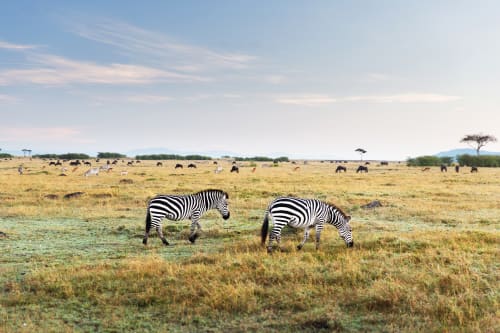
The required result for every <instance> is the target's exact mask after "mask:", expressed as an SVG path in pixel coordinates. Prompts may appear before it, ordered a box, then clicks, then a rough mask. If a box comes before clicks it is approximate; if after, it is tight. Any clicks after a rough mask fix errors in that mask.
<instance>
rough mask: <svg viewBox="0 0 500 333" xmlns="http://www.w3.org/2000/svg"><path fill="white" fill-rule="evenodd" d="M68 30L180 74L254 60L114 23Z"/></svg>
mask: <svg viewBox="0 0 500 333" xmlns="http://www.w3.org/2000/svg"><path fill="white" fill-rule="evenodd" d="M71 29H72V30H73V32H74V33H76V34H77V35H79V36H80V37H83V38H86V39H89V40H93V41H96V42H99V43H103V44H107V45H111V46H113V47H115V48H117V49H119V50H121V51H122V52H125V53H126V54H127V55H128V56H130V57H131V58H135V57H137V58H140V59H148V60H149V61H152V62H155V63H161V64H169V66H171V68H172V69H175V70H178V71H182V72H199V71H211V70H213V69H219V68H226V69H242V68H246V67H248V66H249V65H250V64H251V63H252V62H253V61H255V60H256V57H255V56H252V55H249V54H244V53H237V52H220V51H216V50H212V49H209V48H205V47H200V46H196V45H190V44H187V43H183V42H179V41H177V40H175V39H173V38H172V37H170V36H168V35H165V34H162V33H157V32H154V31H149V30H146V29H142V28H139V27H136V26H134V25H131V24H127V23H123V22H119V21H116V20H110V19H105V20H100V21H98V22H96V23H93V24H82V23H80V24H72V28H71ZM144 56H146V57H144Z"/></svg>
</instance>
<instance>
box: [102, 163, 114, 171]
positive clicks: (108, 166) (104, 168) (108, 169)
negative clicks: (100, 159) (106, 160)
mask: <svg viewBox="0 0 500 333" xmlns="http://www.w3.org/2000/svg"><path fill="white" fill-rule="evenodd" d="M112 169H113V168H112V167H111V166H110V165H109V164H106V165H101V166H100V167H99V170H101V171H106V172H109V171H110V170H112Z"/></svg>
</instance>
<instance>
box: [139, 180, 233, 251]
mask: <svg viewBox="0 0 500 333" xmlns="http://www.w3.org/2000/svg"><path fill="white" fill-rule="evenodd" d="M228 199H229V195H228V194H227V193H226V192H224V191H222V190H212V189H210V190H204V191H200V192H198V193H194V194H188V195H157V196H155V197H154V198H153V199H151V200H150V201H149V203H148V209H147V213H146V232H145V234H144V238H143V240H142V243H143V244H144V245H146V244H147V243H148V237H149V232H150V230H151V228H154V229H156V232H157V233H158V236H159V237H160V239H161V241H162V242H163V244H165V245H169V242H168V241H167V239H166V238H165V237H164V236H163V232H162V225H161V221H162V219H163V218H167V219H168V220H171V221H180V220H186V219H190V220H191V233H190V235H189V241H190V242H191V243H194V242H195V241H196V239H197V238H198V236H199V234H198V231H200V230H201V225H200V222H199V220H200V218H201V217H202V216H203V214H204V213H205V212H206V211H208V210H211V209H217V210H218V211H219V213H220V214H221V215H222V218H223V219H224V220H227V219H228V218H229V216H230V213H229V207H228V201H227V200H228Z"/></svg>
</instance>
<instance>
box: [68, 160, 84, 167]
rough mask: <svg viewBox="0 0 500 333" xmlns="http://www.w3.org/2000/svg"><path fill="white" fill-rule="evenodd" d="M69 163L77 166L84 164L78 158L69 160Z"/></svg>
mask: <svg viewBox="0 0 500 333" xmlns="http://www.w3.org/2000/svg"><path fill="white" fill-rule="evenodd" d="M69 165H71V166H77V165H82V163H80V160H76V161H71V162H69Z"/></svg>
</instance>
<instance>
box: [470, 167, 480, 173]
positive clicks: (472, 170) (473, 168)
mask: <svg viewBox="0 0 500 333" xmlns="http://www.w3.org/2000/svg"><path fill="white" fill-rule="evenodd" d="M477 171H478V170H477V167H472V168H471V169H470V172H477Z"/></svg>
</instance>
